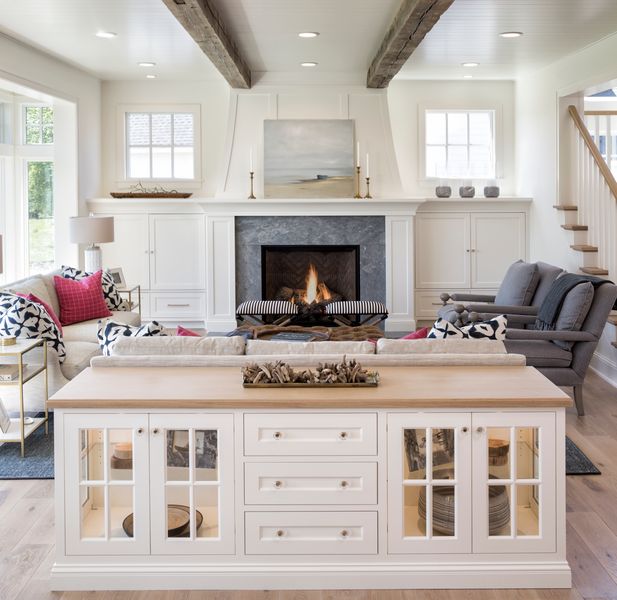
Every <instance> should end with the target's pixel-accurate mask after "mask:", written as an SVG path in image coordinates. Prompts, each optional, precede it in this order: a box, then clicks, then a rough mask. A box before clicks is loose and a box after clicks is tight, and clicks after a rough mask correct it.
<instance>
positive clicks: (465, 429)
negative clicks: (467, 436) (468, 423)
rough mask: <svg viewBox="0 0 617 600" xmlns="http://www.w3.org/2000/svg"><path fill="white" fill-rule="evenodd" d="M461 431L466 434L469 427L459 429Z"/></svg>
mask: <svg viewBox="0 0 617 600" xmlns="http://www.w3.org/2000/svg"><path fill="white" fill-rule="evenodd" d="M461 431H462V432H463V433H467V432H468V431H469V427H463V428H462V429H461Z"/></svg>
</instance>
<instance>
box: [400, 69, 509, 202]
mask: <svg viewBox="0 0 617 600" xmlns="http://www.w3.org/2000/svg"><path fill="white" fill-rule="evenodd" d="M388 101H389V105H390V121H391V124H392V132H393V136H394V146H395V149H396V155H397V158H398V164H399V171H400V174H401V179H402V181H403V187H404V189H405V191H406V192H407V193H408V194H409V195H411V196H423V195H430V196H433V195H434V193H435V185H434V183H430V182H427V181H425V180H424V176H423V173H420V172H419V156H420V154H419V153H420V151H421V148H420V145H421V143H422V140H421V139H420V137H421V136H420V127H419V125H420V119H421V118H422V114H421V113H422V112H423V110H424V109H428V108H444V109H447V108H449V109H463V108H469V109H482V108H486V109H493V110H495V111H496V115H497V123H496V126H497V127H496V134H497V161H498V164H497V171H498V172H497V175H498V184H499V185H500V186H501V195H502V196H507V195H512V194H513V192H514V189H515V170H514V147H515V144H514V83H513V82H511V81H403V80H396V79H395V80H394V81H393V82H392V83H391V84H390V87H389V88H388ZM474 184H475V185H476V194H478V193H480V194H481V191H479V188H481V187H483V186H484V182H482V181H477V182H476V181H474Z"/></svg>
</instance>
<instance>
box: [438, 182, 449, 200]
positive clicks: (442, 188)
mask: <svg viewBox="0 0 617 600" xmlns="http://www.w3.org/2000/svg"><path fill="white" fill-rule="evenodd" d="M435 195H436V196H437V197H438V198H449V197H450V196H451V195H452V188H451V187H450V186H449V185H438V186H437V187H436V188H435Z"/></svg>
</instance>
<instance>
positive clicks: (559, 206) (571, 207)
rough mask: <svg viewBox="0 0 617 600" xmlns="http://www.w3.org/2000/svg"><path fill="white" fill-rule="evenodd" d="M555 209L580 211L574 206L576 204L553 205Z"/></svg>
mask: <svg viewBox="0 0 617 600" xmlns="http://www.w3.org/2000/svg"><path fill="white" fill-rule="evenodd" d="M553 208H555V209H557V210H572V211H574V210H578V206H574V204H553Z"/></svg>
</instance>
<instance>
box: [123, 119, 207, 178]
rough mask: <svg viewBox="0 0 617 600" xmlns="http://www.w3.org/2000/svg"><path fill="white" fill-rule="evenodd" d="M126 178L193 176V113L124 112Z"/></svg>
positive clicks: (194, 157)
mask: <svg viewBox="0 0 617 600" xmlns="http://www.w3.org/2000/svg"><path fill="white" fill-rule="evenodd" d="M124 114H125V136H126V140H125V141H126V165H125V168H126V178H127V179H132V180H148V179H155V180H187V181H190V180H194V179H196V168H195V162H196V156H197V153H196V148H195V139H196V130H197V123H196V118H195V114H194V113H193V112H188V111H186V112H184V111H179V112H142V111H140V112H126V113H124Z"/></svg>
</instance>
